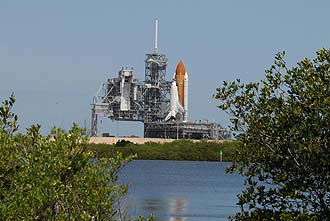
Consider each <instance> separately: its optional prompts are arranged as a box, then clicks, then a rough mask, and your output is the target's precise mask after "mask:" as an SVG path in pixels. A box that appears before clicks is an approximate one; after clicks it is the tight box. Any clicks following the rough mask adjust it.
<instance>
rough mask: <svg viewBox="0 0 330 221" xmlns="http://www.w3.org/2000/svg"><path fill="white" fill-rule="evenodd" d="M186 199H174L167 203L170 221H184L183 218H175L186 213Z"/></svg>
mask: <svg viewBox="0 0 330 221" xmlns="http://www.w3.org/2000/svg"><path fill="white" fill-rule="evenodd" d="M186 202H187V201H186V199H184V198H175V199H173V200H171V201H170V202H169V210H170V213H171V214H172V216H171V217H170V221H185V220H186V218H185V217H177V216H178V215H180V214H184V213H185V212H186Z"/></svg>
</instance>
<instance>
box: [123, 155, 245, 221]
mask: <svg viewBox="0 0 330 221" xmlns="http://www.w3.org/2000/svg"><path fill="white" fill-rule="evenodd" d="M229 165H230V163H219V162H196V161H194V162H191V161H157V160H155V161H144V160H136V161H133V162H130V163H129V164H128V165H127V166H126V167H125V168H124V169H123V170H122V171H121V173H120V176H119V177H120V182H123V183H129V186H130V188H129V194H128V196H127V198H128V199H127V204H128V205H127V206H128V208H129V213H130V215H132V216H138V215H145V216H147V215H148V214H150V213H151V212H152V213H154V215H155V217H156V220H159V221H172V220H173V221H174V220H175V221H204V220H210V221H213V220H227V217H228V216H230V215H233V214H235V212H236V211H238V207H237V206H236V202H237V198H236V195H237V194H238V193H240V192H241V191H242V189H243V178H242V177H241V176H240V175H238V174H226V173H225V168H226V167H227V166H229Z"/></svg>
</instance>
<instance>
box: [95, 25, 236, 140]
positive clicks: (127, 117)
mask: <svg viewBox="0 0 330 221" xmlns="http://www.w3.org/2000/svg"><path fill="white" fill-rule="evenodd" d="M157 35H158V21H157V20H156V24H155V44H154V50H153V52H152V53H150V54H146V58H145V79H144V81H143V82H140V81H139V80H137V79H135V78H134V73H133V68H122V69H121V70H120V71H119V73H118V77H116V78H111V79H108V80H107V81H106V82H105V83H103V84H102V85H101V86H100V88H99V90H98V91H97V93H96V95H95V96H94V97H93V103H92V123H91V135H92V136H97V135H98V120H99V116H100V115H102V116H105V117H107V118H110V119H111V120H115V121H139V122H142V123H143V124H144V137H145V138H170V139H212V140H224V139H229V138H230V133H229V132H228V131H227V130H226V129H225V128H223V127H222V126H221V125H220V124H218V123H214V122H212V123H209V122H208V121H204V122H202V121H190V120H188V97H189V87H188V82H189V79H188V73H187V71H186V69H185V66H184V64H183V62H182V61H179V63H178V65H177V68H176V70H175V73H174V75H173V77H172V79H171V80H169V81H167V80H166V78H165V77H166V69H167V58H166V55H165V54H160V53H158V40H157V38H158V36H157Z"/></svg>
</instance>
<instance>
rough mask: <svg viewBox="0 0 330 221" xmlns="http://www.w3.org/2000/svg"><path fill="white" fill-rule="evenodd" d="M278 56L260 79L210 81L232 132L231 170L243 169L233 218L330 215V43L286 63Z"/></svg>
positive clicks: (325, 216) (287, 217) (300, 218)
mask: <svg viewBox="0 0 330 221" xmlns="http://www.w3.org/2000/svg"><path fill="white" fill-rule="evenodd" d="M283 57H284V52H282V53H278V54H277V55H276V57H275V62H274V64H273V65H272V66H271V68H270V69H268V70H266V71H265V72H266V75H265V79H264V80H262V81H261V82H258V83H248V84H244V83H241V82H240V80H236V81H234V82H230V83H229V82H224V83H223V86H222V87H220V88H217V89H216V94H215V99H217V100H218V101H219V108H220V109H222V110H225V111H227V112H228V113H229V114H230V115H231V122H232V128H231V129H232V130H234V131H237V134H238V135H237V136H236V137H237V140H238V141H239V148H238V150H237V154H236V158H235V161H234V162H233V165H232V166H231V167H230V168H229V171H230V172H233V171H239V172H240V173H241V174H242V175H244V176H245V177H246V182H245V185H246V189H245V190H244V191H243V192H242V193H241V194H239V195H238V198H239V201H238V205H239V206H240V208H241V211H240V212H239V213H237V214H236V215H235V217H233V218H232V219H233V220H329V219H330V218H329V217H330V50H329V49H321V50H319V51H318V52H317V56H316V58H315V59H313V60H309V59H307V58H305V59H303V60H302V61H300V62H298V63H297V65H296V66H294V67H292V68H288V67H287V64H286V62H285V61H284V59H283Z"/></svg>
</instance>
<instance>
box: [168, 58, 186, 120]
mask: <svg viewBox="0 0 330 221" xmlns="http://www.w3.org/2000/svg"><path fill="white" fill-rule="evenodd" d="M188 80H189V79H188V73H187V72H186V68H185V66H184V64H183V62H182V61H179V63H178V65H177V67H176V70H175V73H174V76H173V82H172V85H171V90H170V110H169V113H168V114H167V116H166V118H165V121H168V120H170V119H176V118H177V114H181V115H182V116H183V122H187V121H188Z"/></svg>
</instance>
